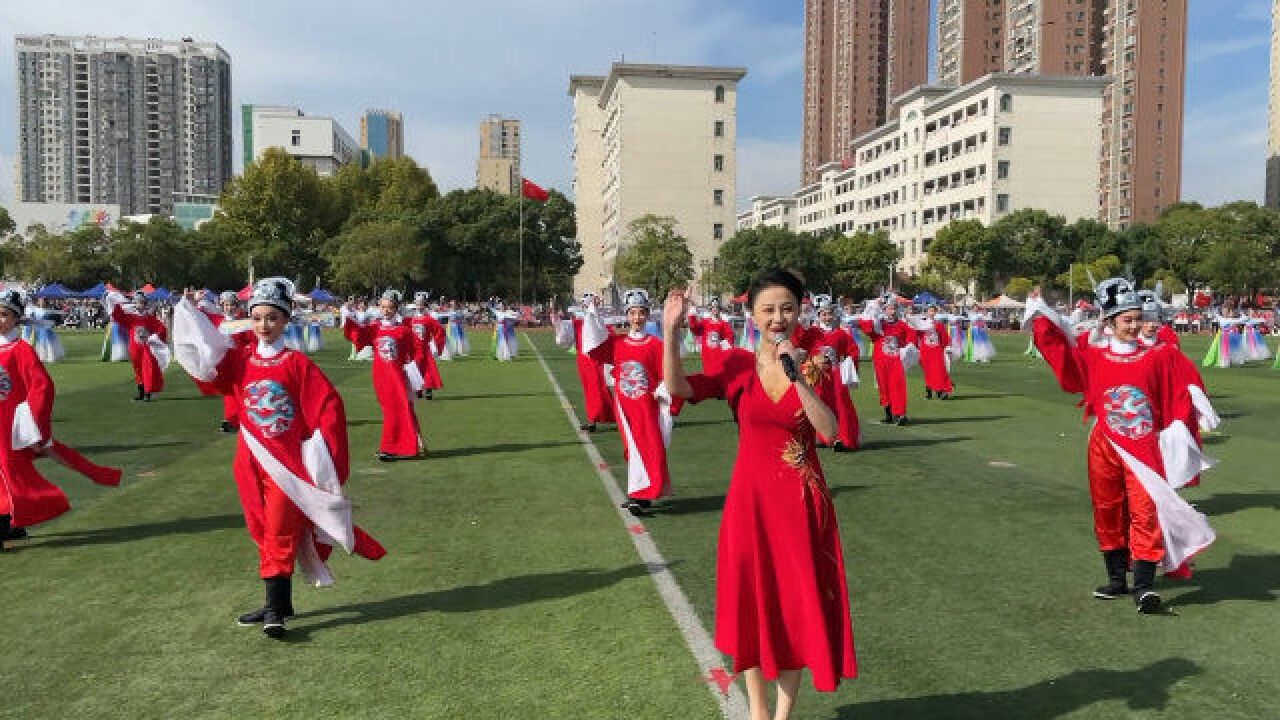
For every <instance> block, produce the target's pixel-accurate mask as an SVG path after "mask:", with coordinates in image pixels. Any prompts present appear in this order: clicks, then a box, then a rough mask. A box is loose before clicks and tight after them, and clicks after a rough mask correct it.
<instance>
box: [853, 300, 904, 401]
mask: <svg viewBox="0 0 1280 720" xmlns="http://www.w3.org/2000/svg"><path fill="white" fill-rule="evenodd" d="M859 325H860V327H861V328H862V332H863V333H865V334H866V336H867V337H869V338H871V340H872V342H873V343H874V345H873V347H872V349H871V362H872V364H873V365H874V366H875V371H876V388H877V389H878V390H879V391H880V407H882V408H884V419H883V420H881V422H882V423H885V424H889V425H892V424H895V423H896V424H898V425H906V424H907V422H908V419H907V369H906V363H907V362H909V360H908V358H910V357H911V356H912V355H913V353H914V351H913V350H911V349H910V347H909V346H911V344H912V343H914V342H915V339H916V332H915V330H912V329H911V326H910V325H908V324H907V323H905V322H903V321H902V320H900V319H898V302H897V300H896V299H895V298H894V297H893V296H892V295H886V296H884V297H883V298H881V299H880V300H869V301H867V307H866V309H865V310H863V313H862V318H861V320H860V321H859Z"/></svg>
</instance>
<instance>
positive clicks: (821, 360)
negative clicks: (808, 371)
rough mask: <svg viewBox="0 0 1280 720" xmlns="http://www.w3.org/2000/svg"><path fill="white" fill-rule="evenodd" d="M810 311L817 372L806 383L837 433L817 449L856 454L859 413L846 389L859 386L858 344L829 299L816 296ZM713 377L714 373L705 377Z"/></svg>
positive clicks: (812, 362)
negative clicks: (815, 334)
mask: <svg viewBox="0 0 1280 720" xmlns="http://www.w3.org/2000/svg"><path fill="white" fill-rule="evenodd" d="M813 307H814V308H815V309H816V310H817V311H818V317H817V320H818V322H817V324H815V325H814V326H813V327H812V328H810V329H811V330H817V331H818V332H819V333H821V334H820V335H819V336H818V339H817V340H816V341H814V342H813V343H812V345H813V346H814V347H813V351H812V353H811V354H810V356H809V357H810V366H811V367H813V368H815V370H816V372H815V373H813V374H812V376H810V377H809V378H808V379H809V380H810V384H812V385H813V387H814V389H815V390H816V391H817V392H818V397H821V398H822V401H823V402H825V403H826V404H827V407H829V408H831V410H832V411H833V412H835V414H836V420H837V422H838V424H839V427H840V430H839V432H838V433H836V436H835V437H834V438H829V437H826V436H824V435H822V434H819V435H818V443H819V444H820V445H830V446H831V448H832V449H833V450H835V451H836V452H847V451H851V450H857V449H858V447H859V446H860V445H861V444H862V432H861V430H860V428H859V426H858V410H857V408H855V407H854V406H853V398H851V397H849V388H850V387H856V386H857V384H858V370H857V367H858V366H857V362H858V355H859V350H858V343H856V342H854V340H853V335H851V334H849V332H848V331H846V330H845V329H844V328H842V327H840V325H839V324H837V322H836V307H835V305H833V304H832V302H831V296H830V295H815V296H814V297H813ZM708 374H714V373H710V372H709V373H708Z"/></svg>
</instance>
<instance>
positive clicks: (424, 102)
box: [0, 0, 1270, 205]
mask: <svg viewBox="0 0 1280 720" xmlns="http://www.w3.org/2000/svg"><path fill="white" fill-rule="evenodd" d="M803 5H804V4H803V2H801V0H549V1H544V2H540V3H530V2H526V1H525V0H486V1H485V2H469V3H459V2H456V0H419V1H417V2H415V1H413V0H365V2H363V3H350V2H335V1H333V0H308V1H305V2H300V1H297V0H287V1H276V0H267V1H263V0H258V1H257V2H245V1H244V0H220V1H218V2H209V1H208V0H202V1H201V2H188V1H187V0H110V1H106V0H96V1H89V0H45V2H41V3H37V2H28V1H24V0H0V28H2V29H3V30H2V32H3V33H4V35H3V37H0V57H6V58H12V57H13V35H14V34H28V33H36V34H38V33H46V32H52V33H62V34H86V33H93V34H95V35H99V36H116V35H130V36H155V37H163V38H167V39H176V38H180V37H182V36H192V37H194V38H196V39H197V40H202V41H212V42H217V43H219V44H220V45H222V47H223V48H225V49H226V50H227V51H228V52H229V53H230V54H231V57H232V77H233V80H232V94H233V102H234V103H235V106H236V107H237V108H238V107H239V105H240V104H242V103H259V104H281V105H284V104H291V105H298V106H300V107H302V108H303V110H304V111H305V112H307V113H308V114H311V115H329V116H332V117H335V118H337V119H338V120H339V121H340V122H341V123H342V124H343V125H344V126H345V127H346V128H347V130H348V131H349V132H351V134H352V135H353V136H356V135H358V133H359V120H358V118H359V115H360V113H361V111H362V110H363V109H365V108H366V107H382V108H391V109H397V110H400V111H402V112H403V113H404V114H405V123H406V128H405V143H406V148H407V150H408V152H409V153H410V154H411V155H413V156H414V158H416V159H417V160H418V161H419V162H420V163H422V164H424V165H426V166H427V167H428V168H429V169H430V171H431V173H432V175H433V176H434V177H435V178H436V180H437V182H438V183H439V184H440V185H441V187H442V188H444V189H452V188H456V187H467V186H470V185H472V184H473V183H474V176H475V152H476V148H477V145H478V139H477V130H476V125H477V123H478V122H479V120H480V119H481V118H482V117H484V116H485V115H487V114H489V113H501V114H504V115H508V116H514V117H518V118H520V119H521V120H522V121H523V122H524V143H525V145H524V152H525V156H524V171H525V175H526V176H528V177H529V178H531V179H533V180H535V181H537V182H540V183H542V184H544V185H549V186H554V187H558V188H561V189H563V190H566V191H567V190H568V189H569V187H570V184H571V181H572V174H573V169H572V163H571V158H570V150H571V147H572V138H571V132H570V120H571V108H570V102H569V98H568V97H567V95H566V94H565V93H566V89H567V85H568V77H569V75H570V74H571V73H601V74H602V73H605V72H607V70H608V67H609V63H610V62H612V61H614V60H620V59H623V58H624V57H625V59H626V60H628V61H632V62H654V61H657V62H664V63H689V64H725V65H742V66H745V67H746V68H747V70H748V74H747V77H746V79H745V80H744V81H743V83H742V84H741V86H740V87H739V105H738V112H739V117H738V154H739V157H738V200H739V204H740V205H741V203H742V202H743V201H744V200H745V199H746V198H748V197H750V196H751V195H754V194H779V193H788V192H791V191H792V190H794V189H795V188H796V186H797V185H798V179H799V173H800V106H801V86H802V78H803V75H802V58H803V49H804V34H803V15H804V13H803ZM1189 22H1190V31H1189V38H1188V47H1187V95H1186V99H1187V107H1186V122H1185V136H1184V158H1183V197H1184V199H1188V200H1196V201H1199V202H1203V203H1205V204H1217V203H1220V202H1224V201H1228V200H1235V199H1248V200H1259V201H1260V200H1261V196H1262V188H1263V168H1264V159H1263V158H1264V153H1265V149H1266V122H1267V120H1266V108H1267V80H1268V72H1269V71H1268V63H1269V53H1268V43H1269V40H1270V2H1269V1H1268V0H1190V18H1189ZM4 67H6V69H5V70H4V71H3V72H0V200H7V199H9V198H11V197H12V193H13V184H12V183H13V177H12V175H13V159H14V157H15V155H16V145H17V129H16V117H15V115H16V113H15V112H14V110H13V107H14V104H15V102H16V95H15V91H14V76H13V71H12V69H11V68H12V67H13V65H12V60H10V61H9V63H8V64H7V65H6V66H4ZM234 117H235V123H236V131H237V135H236V142H237V147H236V149H235V157H236V160H237V162H239V158H240V148H239V145H238V143H239V113H238V112H236V113H235V116H234Z"/></svg>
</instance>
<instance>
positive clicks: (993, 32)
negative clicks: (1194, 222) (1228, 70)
mask: <svg viewBox="0 0 1280 720" xmlns="http://www.w3.org/2000/svg"><path fill="white" fill-rule="evenodd" d="M937 22H938V66H937V76H938V80H939V83H940V84H944V85H953V86H954V85H964V84H967V83H969V82H972V81H973V80H975V79H977V78H979V77H982V76H983V75H985V74H987V73H990V72H1008V73H1027V74H1033V75H1046V76H1079V75H1095V76H1107V77H1110V79H1111V81H1112V82H1111V84H1110V85H1108V87H1107V91H1106V93H1105V96H1104V99H1105V102H1104V108H1103V117H1102V127H1101V132H1102V156H1101V158H1099V177H1098V198H1099V205H1098V218H1099V219H1100V220H1103V221H1105V222H1107V223H1108V224H1109V225H1111V226H1112V227H1118V228H1124V227H1128V226H1129V225H1130V224H1132V223H1135V222H1153V221H1154V220H1155V219H1156V218H1158V217H1159V215H1160V211H1161V210H1162V209H1163V208H1165V207H1168V206H1169V205H1171V204H1173V203H1175V202H1177V201H1178V197H1179V192H1180V189H1181V183H1182V109H1183V95H1184V76H1185V69H1186V28H1187V2H1186V0H939V5H938V20H937Z"/></svg>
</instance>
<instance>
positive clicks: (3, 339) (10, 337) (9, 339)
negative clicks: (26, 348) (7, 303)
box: [0, 327, 22, 346]
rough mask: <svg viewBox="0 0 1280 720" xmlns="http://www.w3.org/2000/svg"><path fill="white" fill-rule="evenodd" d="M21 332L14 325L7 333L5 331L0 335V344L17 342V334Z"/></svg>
mask: <svg viewBox="0 0 1280 720" xmlns="http://www.w3.org/2000/svg"><path fill="white" fill-rule="evenodd" d="M21 332H22V331H21V329H19V328H17V327H15V328H14V329H12V330H10V331H9V332H7V333H5V334H3V335H0V346H3V345H12V344H13V343H15V342H17V341H18V335H19V334H20V333H21Z"/></svg>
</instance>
